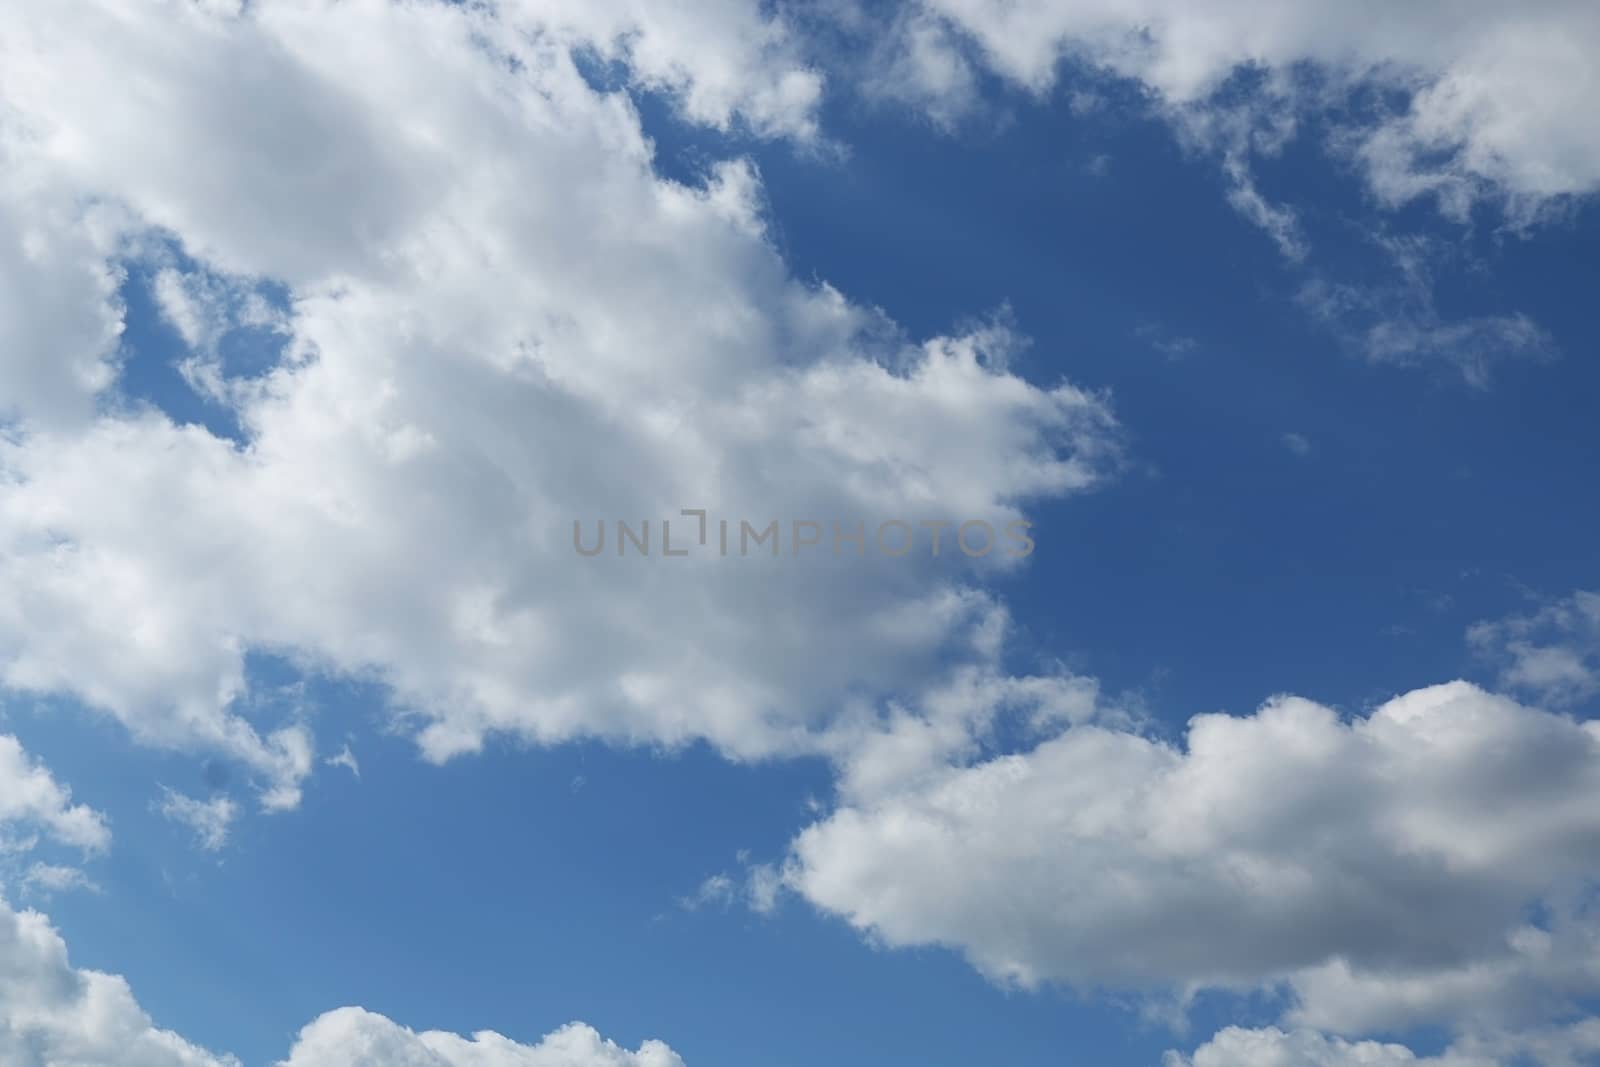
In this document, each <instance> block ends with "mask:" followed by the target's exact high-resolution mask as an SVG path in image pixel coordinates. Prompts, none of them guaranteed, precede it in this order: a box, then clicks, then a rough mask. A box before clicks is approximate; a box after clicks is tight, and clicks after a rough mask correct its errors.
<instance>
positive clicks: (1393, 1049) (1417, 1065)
mask: <svg viewBox="0 0 1600 1067" xmlns="http://www.w3.org/2000/svg"><path fill="white" fill-rule="evenodd" d="M1164 1065H1165V1067H1501V1064H1500V1061H1499V1060H1495V1059H1488V1058H1484V1057H1479V1056H1474V1055H1468V1054H1459V1055H1458V1054H1456V1053H1455V1052H1447V1053H1445V1054H1444V1055H1443V1056H1437V1057H1436V1056H1418V1055H1416V1054H1415V1053H1413V1052H1412V1051H1411V1050H1410V1049H1408V1048H1406V1047H1405V1046H1404V1045H1395V1044H1380V1043H1379V1042H1376V1041H1358V1042H1351V1041H1344V1040H1342V1039H1340V1038H1336V1037H1334V1038H1330V1037H1328V1036H1326V1035H1323V1034H1319V1033H1316V1032H1314V1031H1309V1030H1296V1031H1293V1032H1289V1033H1285V1032H1284V1031H1282V1030H1279V1029H1277V1028H1275V1027H1268V1028H1266V1029H1262V1030H1245V1029H1241V1028H1240V1027H1236V1026H1233V1027H1229V1028H1228V1029H1226V1030H1224V1031H1222V1032H1221V1033H1219V1034H1217V1035H1216V1036H1215V1037H1213V1038H1212V1039H1211V1040H1210V1041H1208V1042H1206V1043H1205V1044H1204V1045H1202V1046H1200V1047H1199V1048H1198V1049H1196V1050H1195V1052H1194V1055H1193V1056H1180V1055H1179V1054H1177V1053H1176V1052H1169V1053H1167V1055H1166V1059H1165V1061H1164Z"/></svg>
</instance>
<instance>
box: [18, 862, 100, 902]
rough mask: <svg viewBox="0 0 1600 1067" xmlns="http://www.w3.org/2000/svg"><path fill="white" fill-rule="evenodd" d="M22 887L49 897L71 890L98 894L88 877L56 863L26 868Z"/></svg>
mask: <svg viewBox="0 0 1600 1067" xmlns="http://www.w3.org/2000/svg"><path fill="white" fill-rule="evenodd" d="M22 884H23V887H24V888H25V889H27V890H30V891H32V892H35V893H42V894H44V895H45V896H49V895H50V894H52V893H64V892H67V891H69V890H73V889H83V890H88V891H89V892H91V893H98V892H99V891H100V887H99V886H97V885H95V883H94V882H92V881H90V880H89V876H88V875H87V874H85V873H83V870H82V869H81V868H78V867H67V866H64V865H62V864H58V863H35V864H34V865H33V866H31V867H29V868H28V873H26V874H25V875H23V876H22Z"/></svg>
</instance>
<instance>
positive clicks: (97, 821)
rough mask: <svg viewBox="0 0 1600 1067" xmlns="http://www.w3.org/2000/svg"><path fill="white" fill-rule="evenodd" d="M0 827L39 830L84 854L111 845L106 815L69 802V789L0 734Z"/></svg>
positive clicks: (9, 737)
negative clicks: (15, 826)
mask: <svg viewBox="0 0 1600 1067" xmlns="http://www.w3.org/2000/svg"><path fill="white" fill-rule="evenodd" d="M0 825H6V826H14V825H20V826H22V827H24V828H26V829H39V830H42V831H43V832H45V833H46V834H48V835H49V836H50V837H51V838H53V839H54V840H56V841H59V842H61V843H62V844H65V845H72V846H75V847H77V848H80V849H82V850H83V851H85V852H100V851H103V850H104V849H105V848H106V847H108V846H109V845H110V844H111V831H110V829H109V828H108V827H107V826H106V819H105V816H104V815H102V814H100V813H99V812H98V811H95V810H94V809H93V808H90V807H88V806H86V805H83V804H74V803H72V790H70V789H68V788H67V787H66V786H64V785H62V784H60V783H59V782H57V781H56V779H55V776H54V775H52V774H51V773H50V769H49V768H48V767H46V766H44V765H43V764H42V763H39V762H38V761H36V760H34V759H32V758H31V757H30V756H29V755H28V754H27V752H25V751H24V750H23V748H22V744H21V742H19V741H18V740H17V739H16V738H15V737H12V736H11V735H9V734H0Z"/></svg>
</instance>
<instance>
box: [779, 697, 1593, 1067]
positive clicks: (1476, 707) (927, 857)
mask: <svg viewBox="0 0 1600 1067" xmlns="http://www.w3.org/2000/svg"><path fill="white" fill-rule="evenodd" d="M1597 865H1600V724H1597V723H1593V722H1589V723H1580V722H1576V721H1573V720H1572V719H1569V718H1565V717H1562V716H1559V715H1555V714H1551V713H1548V712H1544V711H1539V710H1535V709H1532V708H1528V707H1524V706H1522V705H1519V704H1517V703H1515V702H1513V701H1511V700H1509V699H1506V698H1503V697H1499V696H1494V695H1491V694H1488V693H1485V692H1483V691H1482V690H1479V689H1477V688H1475V687H1473V686H1470V685H1467V684H1465V683H1460V682H1458V683H1452V684H1449V685H1442V686H1436V687H1433V688H1429V689H1422V690H1417V691H1415V692H1411V693H1407V694H1405V695H1403V696H1400V697H1397V698H1395V699H1393V700H1391V701H1389V702H1388V703H1386V704H1384V705H1383V706H1381V707H1379V708H1378V709H1377V710H1375V711H1373V712H1372V713H1371V714H1370V715H1367V716H1365V717H1361V718H1356V719H1350V720H1345V719H1341V717H1340V716H1339V715H1338V714H1337V713H1336V712H1334V711H1333V710H1331V709H1329V708H1326V707H1322V706H1320V705H1317V704H1314V703H1312V702H1310V701H1306V700H1302V699H1299V698H1294V697H1283V698H1278V699H1274V700H1272V701H1270V702H1269V703H1267V704H1266V705H1265V706H1263V707H1262V708H1261V709H1260V710H1259V711H1257V712H1256V713H1255V714H1254V715H1251V716H1249V717H1245V718H1237V717H1231V716H1227V715H1202V716H1199V717H1197V718H1195V719H1193V720H1192V721H1191V722H1190V724H1189V728H1188V736H1187V739H1186V744H1185V745H1184V746H1183V747H1178V746H1176V745H1173V744H1169V743H1166V742H1164V741H1160V740H1156V739H1153V738H1150V737H1147V736H1142V735H1141V734H1139V733H1136V732H1132V731H1129V730H1125V729H1113V728H1108V727H1107V726H1105V725H1099V724H1095V723H1086V724H1083V725H1078V726H1074V727H1071V728H1068V729H1066V730H1064V731H1061V732H1059V733H1058V734H1057V735H1056V736H1054V737H1053V738H1051V739H1050V740H1047V741H1045V742H1044V743H1042V744H1040V745H1038V746H1037V747H1036V748H1033V749H1032V750H1030V751H1026V752H1022V753H1018V754H1014V755H1005V756H999V757H994V758H989V759H977V760H973V759H970V758H969V759H965V760H962V759H957V760H956V761H955V762H953V763H947V762H944V760H943V758H936V759H930V760H929V761H927V762H926V763H925V764H924V765H923V767H922V768H921V769H920V771H916V772H914V773H910V772H908V771H907V770H906V769H905V768H902V770H901V771H900V772H899V773H897V774H893V775H888V776H883V775H879V776H875V777H873V778H870V779H865V780H863V779H855V780H852V779H851V778H848V777H847V778H846V779H845V786H844V789H843V792H842V795H841V802H840V805H839V806H838V808H837V809H836V810H834V811H833V812H832V813H831V814H829V815H828V816H827V817H826V818H824V819H823V820H822V821H820V822H819V823H817V824H816V825H814V826H812V827H810V828H809V829H807V830H805V831H804V832H802V833H801V834H800V835H799V837H798V838H797V839H796V840H795V842H794V843H793V846H792V853H791V856H790V859H789V861H788V865H787V869H786V872H785V879H786V882H787V884H788V885H789V886H790V887H791V888H792V889H793V890H795V891H797V892H799V893H800V894H801V895H803V896H804V897H805V898H807V899H808V900H810V901H811V902H812V903H813V904H815V905H816V906H818V907H819V908H822V909H824V910H826V911H828V912H831V913H834V914H837V915H840V916H842V917H844V918H845V919H847V920H848V921H849V922H850V923H851V924H852V925H853V926H855V927H857V928H858V929H860V930H862V931H863V932H865V933H868V934H870V935H871V936H872V937H873V938H874V939H875V940H877V941H879V942H881V943H884V944H886V945H890V946H907V945H945V946H948V947H950V948H953V949H956V950H958V951H960V952H962V953H963V954H964V955H966V956H967V958H969V959H970V960H971V961H972V962H973V964H974V965H975V966H976V967H978V968H979V969H980V970H981V971H983V972H984V973H985V974H986V975H989V976H990V977H992V978H994V979H996V980H998V981H1002V982H1009V983H1017V984H1020V985H1024V986H1032V985H1035V984H1038V983H1042V982H1047V981H1053V982H1061V983H1068V984H1071V985H1074V986H1078V987H1083V988H1093V987H1100V986H1111V987H1120V988H1133V989H1144V990H1150V991H1159V990H1168V991H1176V992H1179V993H1192V992H1193V991H1195V990H1198V989H1202V988H1224V989H1238V990H1243V989H1251V988H1258V987H1263V986H1266V987H1287V989H1288V990H1289V991H1290V992H1291V994H1292V1003H1293V1006H1292V1008H1291V1016H1292V1017H1293V1018H1294V1019H1295V1020H1296V1021H1297V1022H1298V1023H1302V1024H1305V1025H1309V1026H1315V1027H1319V1028H1323V1029H1330V1030H1336V1031H1341V1032H1355V1033H1361V1032H1372V1031H1373V1030H1377V1029H1384V1030H1391V1029H1397V1028H1403V1027H1405V1026H1410V1025H1416V1024H1419V1023H1422V1022H1439V1023H1443V1024H1445V1025H1464V1024H1466V1023H1469V1022H1472V1021H1473V1020H1477V1021H1480V1022H1489V1021H1492V1022H1494V1023H1495V1024H1496V1025H1503V1026H1505V1027H1507V1028H1511V1027H1526V1026H1528V1025H1532V1024H1534V1023H1542V1022H1544V1021H1547V1020H1550V1019H1558V1018H1560V1017H1562V1015H1563V1014H1564V1013H1565V1012H1568V1011H1570V1010H1571V1009H1572V1006H1573V1005H1574V1004H1575V1003H1577V1002H1578V1001H1580V1000H1581V999H1582V998H1585V997H1593V996H1594V995H1596V994H1597V993H1600V971H1597V970H1596V968H1595V966H1594V964H1593V960H1594V959H1595V958H1597V957H1596V956H1595V953H1594V952H1593V950H1592V946H1593V945H1594V944H1595V943H1596V937H1597V935H1600V923H1597V921H1596V919H1597V917H1596V915H1595V914H1594V910H1593V905H1592V903H1591V902H1590V901H1589V898H1588V895H1587V894H1588V891H1589V882H1588V880H1589V879H1591V878H1592V876H1593V872H1594V871H1595V870H1596V868H1597ZM1541 916H1542V918H1541ZM1269 1062H1277V1061H1269ZM1283 1062H1291V1061H1288V1060H1285V1061H1283ZM1308 1062H1320V1061H1308ZM1330 1062H1333V1061H1330Z"/></svg>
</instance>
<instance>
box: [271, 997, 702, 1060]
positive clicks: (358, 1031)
mask: <svg viewBox="0 0 1600 1067" xmlns="http://www.w3.org/2000/svg"><path fill="white" fill-rule="evenodd" d="M279 1067H683V1060H682V1059H681V1058H680V1057H679V1056H678V1054H677V1053H675V1052H673V1051H672V1050H671V1049H670V1048H668V1047H667V1046H666V1045H664V1044H662V1043H661V1042H659V1041H646V1042H645V1043H644V1044H642V1045H640V1046H639V1049H638V1051H637V1052H630V1051H628V1050H627V1049H625V1048H622V1047H621V1046H619V1045H617V1044H614V1043H613V1042H610V1041H607V1040H606V1039H605V1038H603V1037H601V1036H600V1035H599V1034H598V1033H596V1032H595V1030H594V1029H593V1028H591V1027H588V1026H584V1025H582V1024H581V1023H574V1024H572V1025H571V1026H567V1027H563V1028H562V1029H560V1030H557V1031H556V1032H555V1033H553V1034H550V1035H549V1036H547V1037H546V1038H545V1039H544V1040H543V1041H541V1042H539V1044H537V1045H522V1044H518V1043H517V1042H515V1041H512V1040H511V1039H510V1038H508V1037H502V1036H501V1035H500V1034H496V1033H493V1032H484V1033H480V1034H475V1035H473V1036H472V1037H471V1038H464V1037H459V1036H457V1035H456V1034H446V1033H440V1032H438V1031H433V1030H430V1031H427V1032H426V1033H420V1034H419V1033H414V1032H413V1031H411V1030H407V1029H405V1028H404V1027H402V1026H399V1025H398V1024H396V1023H393V1022H391V1021H390V1020H388V1019H386V1018H384V1017H383V1016H381V1015H375V1014H373V1013H372V1012H369V1011H363V1010H361V1009H360V1008H342V1009H340V1010H338V1011H332V1012H329V1013H328V1014H326V1015H324V1016H322V1017H321V1018H319V1019H318V1020H317V1021H316V1022H314V1023H312V1024H311V1025H310V1026H307V1027H306V1028H305V1029H304V1030H302V1031H300V1037H299V1039H298V1040H297V1041H296V1042H295V1046H294V1050H293V1051H292V1052H291V1053H290V1054H289V1058H288V1059H286V1060H284V1061H283V1062H282V1063H281V1064H279Z"/></svg>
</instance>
